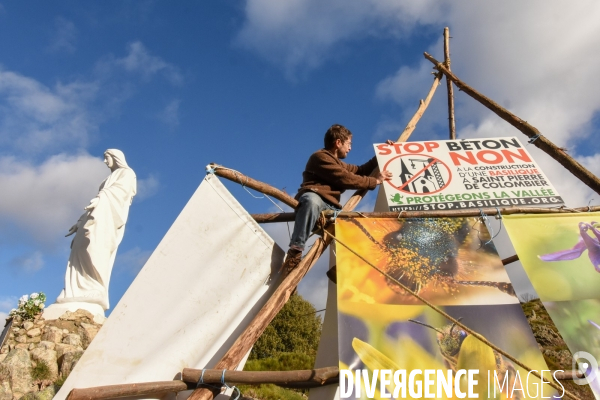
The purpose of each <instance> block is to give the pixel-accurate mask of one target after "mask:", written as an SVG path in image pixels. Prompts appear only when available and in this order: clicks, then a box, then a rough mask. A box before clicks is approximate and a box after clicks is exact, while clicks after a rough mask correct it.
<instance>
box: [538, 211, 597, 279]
mask: <svg viewBox="0 0 600 400" xmlns="http://www.w3.org/2000/svg"><path fill="white" fill-rule="evenodd" d="M597 224H598V223H597V222H592V223H591V224H588V223H586V222H580V223H579V235H580V236H581V238H580V239H579V241H578V242H577V244H576V245H575V246H573V248H571V249H567V250H561V251H557V252H556V253H550V254H544V255H542V256H538V257H539V258H540V260H542V261H565V260H574V259H576V258H579V257H580V256H581V254H583V252H584V251H585V250H586V249H587V251H588V257H589V258H590V261H591V262H592V264H593V265H594V268H596V271H598V272H600V231H599V230H598V229H596V228H595V225H597ZM588 231H592V233H593V234H594V236H595V237H594V236H590V234H589V233H588Z"/></svg>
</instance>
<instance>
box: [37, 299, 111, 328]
mask: <svg viewBox="0 0 600 400" xmlns="http://www.w3.org/2000/svg"><path fill="white" fill-rule="evenodd" d="M77 310H85V311H89V312H90V314H92V315H93V316H94V321H95V322H96V323H98V324H103V323H104V320H105V319H106V317H105V316H104V309H103V308H102V306H100V305H99V304H94V303H84V302H70V303H54V304H51V305H49V306H48V307H46V308H45V309H44V311H43V312H42V318H44V319H46V320H53V319H59V318H60V317H61V316H62V315H63V314H64V313H66V312H67V311H69V312H75V311H77Z"/></svg>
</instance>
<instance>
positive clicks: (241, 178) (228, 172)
mask: <svg viewBox="0 0 600 400" xmlns="http://www.w3.org/2000/svg"><path fill="white" fill-rule="evenodd" d="M209 167H210V168H212V169H213V170H214V172H215V175H218V176H220V177H222V178H225V179H229V180H230V181H233V182H235V183H239V184H240V185H242V186H246V187H249V188H250V189H254V190H256V191H258V192H261V193H263V194H266V195H268V196H271V197H274V198H276V199H277V200H279V201H281V202H283V203H285V204H287V205H288V206H290V207H292V208H296V207H297V206H298V200H296V199H294V198H293V197H292V196H290V195H289V194H287V193H285V192H284V191H281V190H279V189H277V188H275V187H273V186H271V185H269V184H268V183H264V182H261V181H257V180H255V179H252V178H250V177H248V176H247V175H244V174H242V173H241V172H238V171H236V170H233V169H229V168H226V167H223V166H222V165H218V164H209Z"/></svg>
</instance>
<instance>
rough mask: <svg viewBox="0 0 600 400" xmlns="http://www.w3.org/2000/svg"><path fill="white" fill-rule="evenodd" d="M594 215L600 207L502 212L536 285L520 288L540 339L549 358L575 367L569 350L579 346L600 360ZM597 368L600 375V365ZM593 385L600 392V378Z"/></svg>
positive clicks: (598, 233) (599, 250)
mask: <svg viewBox="0 0 600 400" xmlns="http://www.w3.org/2000/svg"><path fill="white" fill-rule="evenodd" d="M596 221H600V213H577V214H557V215H510V216H506V217H504V224H505V227H506V230H507V231H508V235H509V237H510V240H511V241H512V244H513V246H514V247H515V250H516V251H517V255H518V256H519V261H520V262H521V264H522V265H523V269H524V270H525V272H526V273H527V277H528V278H529V280H530V281H531V285H532V286H533V288H534V290H535V293H528V292H523V293H517V294H518V295H519V297H520V298H521V299H522V307H523V309H524V311H525V313H526V315H527V318H528V320H529V321H530V325H531V328H532V330H533V332H534V334H535V335H536V337H537V338H538V339H539V340H538V344H539V345H540V346H541V347H542V348H544V349H545V350H546V351H545V355H546V356H547V358H548V357H549V358H551V359H549V360H548V363H549V364H556V365H553V367H554V368H557V366H560V367H561V368H562V369H567V368H568V364H569V363H571V366H572V367H574V364H573V362H572V361H573V360H572V359H569V357H567V355H569V356H571V357H572V355H573V354H575V353H578V352H585V353H589V354H591V355H592V356H593V357H595V359H596V360H600V230H599V224H598V223H597V222H596ZM553 327H555V329H556V332H555V333H558V334H557V335H553V339H552V340H551V343H549V341H548V337H549V336H548V334H547V331H548V329H550V328H552V329H554V328H553ZM545 332H546V333H545ZM554 340H556V341H557V343H554V342H553V341H554ZM561 341H564V343H565V344H566V347H563V345H562V344H561V343H560V342H561ZM546 347H547V349H546ZM567 347H568V349H567ZM561 349H562V350H561ZM565 350H569V352H565ZM561 354H562V355H561ZM563 355H564V356H563ZM597 374H598V376H600V371H598V372H597ZM590 387H591V388H592V390H593V391H594V393H595V395H596V398H600V379H598V378H596V379H595V380H594V381H592V382H591V384H590Z"/></svg>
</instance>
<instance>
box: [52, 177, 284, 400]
mask: <svg viewBox="0 0 600 400" xmlns="http://www.w3.org/2000/svg"><path fill="white" fill-rule="evenodd" d="M283 255H284V252H283V250H281V248H280V247H279V246H277V244H275V242H274V241H273V239H271V237H269V236H268V235H267V234H266V232H265V231H264V230H263V229H262V228H261V227H260V226H259V225H258V224H257V223H256V221H254V219H253V218H252V216H250V215H249V214H248V213H247V212H246V210H244V208H243V207H242V206H241V205H240V204H239V203H238V202H237V201H236V200H235V198H233V196H232V195H231V194H230V193H229V192H228V191H227V189H226V188H225V187H224V186H223V184H222V183H221V182H220V181H219V179H218V178H217V177H216V176H214V175H208V176H207V177H206V178H205V179H204V180H203V182H202V184H201V185H200V187H199V188H198V189H197V190H196V192H195V193H194V195H193V196H192V198H191V199H190V200H189V202H188V204H187V205H186V206H185V208H184V209H183V211H182V212H181V214H180V215H179V216H178V217H177V219H176V220H175V222H174V223H173V225H172V226H171V228H170V229H169V231H168V232H167V233H166V235H165V237H164V238H163V239H162V241H161V242H160V243H159V245H158V246H157V247H156V249H155V250H154V252H153V253H152V255H151V256H150V258H149V259H148V261H147V262H146V264H145V265H144V267H143V268H142V270H141V271H140V273H139V274H138V276H137V277H136V278H135V280H134V281H133V283H132V284H131V286H130V287H129V289H128V290H127V292H126V293H125V294H124V295H123V297H122V298H121V300H120V301H119V304H117V306H116V307H115V309H114V310H113V312H112V313H111V314H110V316H109V317H108V319H107V320H106V322H105V323H104V326H103V327H102V329H100V332H98V335H97V336H96V338H95V339H94V340H93V342H92V343H91V344H90V346H89V347H88V348H87V350H86V351H85V353H84V354H83V356H82V357H81V359H80V360H79V361H78V363H77V365H76V366H75V368H74V370H73V372H72V373H71V375H69V378H68V379H67V380H66V382H65V384H64V385H63V386H62V388H61V390H60V391H59V392H58V393H57V395H56V397H55V399H56V400H61V399H65V398H66V396H67V395H68V393H69V391H70V390H71V389H72V388H85V387H92V386H101V385H115V384H122V383H134V382H152V381H166V380H171V379H173V378H175V377H176V376H177V374H178V373H179V372H181V371H182V369H183V368H185V367H188V368H212V367H214V365H215V364H216V363H217V362H218V361H219V360H220V358H221V357H222V356H223V355H224V354H225V352H226V351H227V350H228V349H229V347H230V346H231V344H232V343H233V342H234V341H235V339H237V337H238V336H239V335H240V333H241V332H242V331H243V330H244V329H245V328H246V327H247V326H248V325H249V324H250V322H251V321H252V319H253V318H254V317H255V316H256V314H257V313H258V312H259V311H260V309H261V307H262V306H263V305H264V304H265V302H266V301H267V300H268V299H269V298H270V296H271V295H272V293H273V292H274V291H275V290H276V289H277V287H278V286H279V284H280V283H281V280H282V277H281V276H280V275H279V274H278V271H279V269H280V267H281V264H282V261H283ZM242 365H243V363H242ZM173 398H174V396H173ZM178 398H179V399H181V398H185V397H184V396H183V394H182V393H180V394H179V395H178Z"/></svg>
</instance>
